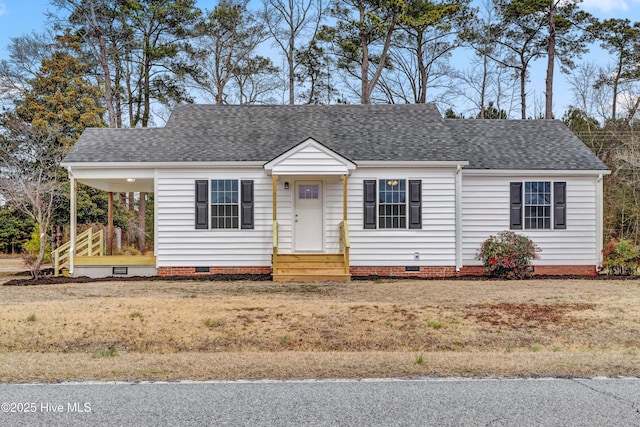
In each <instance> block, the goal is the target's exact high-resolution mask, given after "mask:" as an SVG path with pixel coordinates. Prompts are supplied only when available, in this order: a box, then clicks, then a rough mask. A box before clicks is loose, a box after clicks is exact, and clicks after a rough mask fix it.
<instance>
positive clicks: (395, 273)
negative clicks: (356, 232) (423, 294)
mask: <svg viewBox="0 0 640 427" xmlns="http://www.w3.org/2000/svg"><path fill="white" fill-rule="evenodd" d="M349 270H350V272H351V276H386V277H455V276H456V268H455V267H420V270H419V271H407V270H406V269H405V267H354V266H352V267H351V268H350V269H349Z"/></svg>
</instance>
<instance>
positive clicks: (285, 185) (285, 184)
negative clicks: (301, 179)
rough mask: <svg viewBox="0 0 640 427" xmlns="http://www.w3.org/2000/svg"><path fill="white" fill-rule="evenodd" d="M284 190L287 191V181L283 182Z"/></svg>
mask: <svg viewBox="0 0 640 427" xmlns="http://www.w3.org/2000/svg"><path fill="white" fill-rule="evenodd" d="M284 189H285V190H288V189H289V181H285V182H284Z"/></svg>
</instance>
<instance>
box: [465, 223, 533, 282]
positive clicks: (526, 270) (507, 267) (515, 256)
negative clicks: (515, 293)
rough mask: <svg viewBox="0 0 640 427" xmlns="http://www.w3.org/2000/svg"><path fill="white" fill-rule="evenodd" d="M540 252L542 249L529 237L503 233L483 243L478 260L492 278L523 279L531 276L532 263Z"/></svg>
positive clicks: (490, 237)
mask: <svg viewBox="0 0 640 427" xmlns="http://www.w3.org/2000/svg"><path fill="white" fill-rule="evenodd" d="M538 252H540V248H539V247H538V246H537V245H536V244H535V243H533V242H532V241H531V239H529V238H528V237H527V236H523V235H521V234H517V233H514V232H513V231H502V232H500V233H498V235H496V236H489V238H488V239H487V240H485V241H484V242H482V246H480V252H479V253H478V256H476V259H479V260H481V261H482V264H483V265H484V269H485V271H486V272H487V273H489V275H490V276H496V277H501V278H505V279H521V278H523V277H528V276H529V275H530V274H531V270H532V269H531V261H532V260H534V259H538Z"/></svg>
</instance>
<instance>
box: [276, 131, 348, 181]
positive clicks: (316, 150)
mask: <svg viewBox="0 0 640 427" xmlns="http://www.w3.org/2000/svg"><path fill="white" fill-rule="evenodd" d="M264 169H265V170H266V171H267V173H269V174H274V175H349V174H351V172H353V171H354V170H355V169H356V165H355V163H353V162H352V161H351V160H349V159H346V158H344V157H343V156H341V155H340V154H338V153H336V152H335V151H333V150H331V149H329V148H327V147H325V146H324V145H322V144H320V143H319V142H318V141H316V140H314V139H313V138H308V139H307V140H306V141H303V142H301V143H300V144H298V145H296V146H295V147H293V148H291V149H290V150H288V151H286V152H284V153H282V154H281V155H279V156H278V157H276V158H275V159H273V160H271V161H270V162H267V163H266V164H265V165H264Z"/></svg>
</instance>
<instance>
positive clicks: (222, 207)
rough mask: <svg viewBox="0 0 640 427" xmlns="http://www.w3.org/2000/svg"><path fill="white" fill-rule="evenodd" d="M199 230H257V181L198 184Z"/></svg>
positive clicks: (197, 221)
mask: <svg viewBox="0 0 640 427" xmlns="http://www.w3.org/2000/svg"><path fill="white" fill-rule="evenodd" d="M196 228H197V229H238V228H243V229H251V228H253V181H251V180H240V181H239V180H237V179H212V180H197V181H196Z"/></svg>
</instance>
